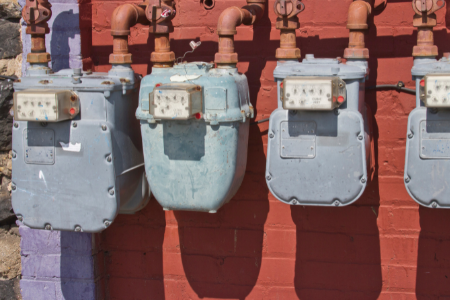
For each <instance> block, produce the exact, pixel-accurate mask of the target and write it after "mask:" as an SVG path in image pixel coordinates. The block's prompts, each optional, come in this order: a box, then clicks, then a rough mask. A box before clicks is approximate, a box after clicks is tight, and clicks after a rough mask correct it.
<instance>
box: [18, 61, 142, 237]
mask: <svg viewBox="0 0 450 300" xmlns="http://www.w3.org/2000/svg"><path fill="white" fill-rule="evenodd" d="M29 73H30V75H29V76H26V77H23V78H21V80H20V82H16V83H15V84H14V89H15V91H16V92H15V94H14V107H13V110H14V126H13V143H12V156H13V160H12V205H13V208H14V212H15V213H16V215H17V217H18V218H19V220H21V221H22V222H23V223H24V224H25V225H27V226H30V227H32V228H40V229H42V228H45V229H55V230H74V231H85V232H99V231H101V230H103V229H105V228H106V227H108V226H109V225H110V224H111V223H112V222H113V220H114V219H115V217H116V216H117V214H118V213H134V212H136V211H138V210H140V209H141V208H143V207H144V206H145V205H146V203H147V201H148V199H149V193H150V192H149V188H148V184H147V181H146V179H145V175H144V158H143V153H142V143H141V138H140V128H139V122H136V119H135V117H134V111H135V109H136V107H137V105H138V89H139V81H140V80H139V78H138V77H137V76H135V74H134V72H133V71H132V70H131V68H128V67H123V66H115V67H113V69H112V70H111V71H110V72H109V73H91V72H89V73H88V72H84V73H82V72H81V70H80V69H74V70H72V69H68V70H61V71H59V72H57V73H54V74H46V73H51V72H47V71H45V72H43V73H40V72H39V70H34V72H33V70H31V72H29Z"/></svg>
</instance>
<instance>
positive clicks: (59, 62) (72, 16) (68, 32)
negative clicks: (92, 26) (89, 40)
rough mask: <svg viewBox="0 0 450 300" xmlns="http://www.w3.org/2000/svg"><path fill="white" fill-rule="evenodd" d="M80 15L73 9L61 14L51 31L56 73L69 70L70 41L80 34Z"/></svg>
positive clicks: (55, 20) (53, 62)
mask: <svg viewBox="0 0 450 300" xmlns="http://www.w3.org/2000/svg"><path fill="white" fill-rule="evenodd" d="M78 26H79V14H78V13H73V9H69V10H67V11H62V12H59V13H58V15H57V16H56V18H55V19H54V21H53V25H52V30H51V34H52V35H51V41H50V53H51V64H52V66H51V68H52V70H53V71H54V72H58V71H60V70H63V69H69V68H70V67H71V66H70V60H71V49H70V40H69V39H74V38H75V36H76V35H78V34H80V30H79V29H78Z"/></svg>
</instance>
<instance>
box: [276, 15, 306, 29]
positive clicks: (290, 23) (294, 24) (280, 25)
mask: <svg viewBox="0 0 450 300" xmlns="http://www.w3.org/2000/svg"><path fill="white" fill-rule="evenodd" d="M275 26H276V28H277V29H294V30H295V29H299V28H300V23H299V22H298V17H292V18H289V19H283V18H277V21H276V23H275Z"/></svg>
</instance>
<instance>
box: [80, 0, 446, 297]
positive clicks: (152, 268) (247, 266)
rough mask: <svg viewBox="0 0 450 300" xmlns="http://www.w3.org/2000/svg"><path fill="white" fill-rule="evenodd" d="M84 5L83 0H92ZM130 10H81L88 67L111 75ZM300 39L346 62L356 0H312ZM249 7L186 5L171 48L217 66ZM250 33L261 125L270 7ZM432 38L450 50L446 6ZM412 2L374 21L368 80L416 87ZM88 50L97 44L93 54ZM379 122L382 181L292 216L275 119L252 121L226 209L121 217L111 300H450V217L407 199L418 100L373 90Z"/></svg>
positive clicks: (109, 258) (136, 37)
mask: <svg viewBox="0 0 450 300" xmlns="http://www.w3.org/2000/svg"><path fill="white" fill-rule="evenodd" d="M84 1H87V0H84ZM121 3H123V1H105V0H92V2H89V1H87V2H81V4H80V18H81V23H80V24H81V36H82V44H83V46H82V52H83V55H84V57H85V59H84V61H85V63H86V64H91V63H92V65H89V66H88V67H86V66H85V68H93V69H95V70H101V71H106V70H108V69H109V68H110V66H109V65H108V55H109V53H110V52H111V51H112V46H111V45H112V37H111V35H110V30H109V28H110V16H111V13H112V11H113V10H114V8H115V7H116V6H118V5H120V4H121ZM304 3H305V5H306V10H305V11H304V12H303V13H302V14H300V16H299V18H300V22H301V28H300V29H299V30H298V31H297V44H298V45H299V46H300V48H301V50H302V54H303V56H304V55H305V54H307V53H314V54H315V55H316V57H337V56H342V55H343V51H344V48H345V47H346V45H347V43H348V30H347V29H346V19H347V10H348V6H349V5H350V3H351V0H340V1H335V0H304ZM232 5H237V6H243V5H245V1H243V0H239V1H237V0H221V1H217V2H216V5H215V7H214V9H212V10H210V11H206V10H204V9H203V7H202V6H201V3H200V2H199V1H198V0H179V1H177V17H176V18H175V19H174V24H175V32H174V33H173V34H171V39H172V42H171V43H172V49H173V50H174V51H175V54H176V55H177V57H178V56H181V55H182V54H183V53H184V52H185V51H187V50H189V45H188V43H189V41H190V40H193V39H196V40H201V41H202V46H201V47H200V48H199V49H198V50H197V51H196V52H195V53H194V54H191V55H189V56H188V60H189V61H198V60H203V61H212V60H213V57H214V53H215V52H216V50H217V39H218V37H217V33H216V26H217V19H218V16H219V15H220V13H221V11H223V10H224V9H225V8H226V7H228V6H232ZM268 7H269V11H268V12H266V13H265V15H264V18H263V19H262V20H261V22H259V24H257V25H256V26H254V27H253V28H251V27H244V26H242V27H239V28H238V34H237V36H236V50H237V52H238V53H239V58H240V63H239V65H238V67H239V71H241V72H243V73H245V74H246V75H247V77H248V80H249V84H250V94H251V101H252V103H253V105H254V106H255V107H256V110H257V119H262V118H267V117H268V116H269V115H270V113H271V112H272V111H273V110H274V109H275V108H276V87H275V84H274V82H273V76H272V72H273V69H274V68H275V65H276V60H275V49H276V48H277V47H278V45H279V31H278V30H276V29H275V24H274V22H275V19H276V17H275V15H274V13H273V10H272V7H273V1H272V0H271V1H269V5H268ZM437 15H438V22H439V25H438V26H437V27H436V28H435V41H436V44H437V45H438V46H439V50H440V53H441V54H442V52H446V51H450V43H449V42H448V38H449V31H448V30H447V28H446V27H445V25H446V22H445V11H440V12H439V13H438V14H437ZM412 17H413V11H412V8H411V1H409V0H405V1H403V0H395V1H390V3H389V4H388V6H387V8H386V9H385V10H384V11H381V12H375V14H374V17H373V20H374V25H372V26H371V28H370V31H369V34H368V37H367V46H368V48H369V49H370V54H371V59H370V62H369V64H370V69H371V73H370V80H369V83H368V85H374V84H376V83H378V84H395V83H397V81H399V80H402V81H403V82H405V83H406V85H407V86H408V87H413V82H412V80H411V73H410V71H411V67H412V65H413V59H412V57H411V53H412V47H413V46H414V45H415V43H416V37H417V31H416V30H415V29H414V28H413V26H412ZM91 44H92V46H91ZM130 44H131V46H130V49H131V52H132V53H133V57H134V62H135V64H134V65H133V68H134V69H135V70H136V71H137V72H139V73H141V74H144V75H145V74H148V73H149V72H150V71H151V65H150V64H149V57H150V52H151V51H152V49H153V39H152V37H151V36H150V37H149V35H148V29H147V28H146V27H143V26H137V27H136V28H134V29H132V31H131V37H130ZM367 104H368V105H369V106H370V107H371V109H372V111H373V112H374V114H375V122H374V124H375V134H376V136H375V146H376V153H375V156H376V159H377V160H376V174H375V179H374V181H373V182H372V183H371V184H370V186H369V187H368V188H367V189H366V192H365V194H364V196H363V197H362V198H361V199H360V200H358V201H357V202H356V204H354V205H351V206H349V207H344V208H317V207H290V206H288V205H285V204H282V203H281V202H279V201H278V200H276V199H275V198H274V197H273V196H272V195H271V194H270V193H269V192H268V189H267V187H266V183H265V180H264V170H265V157H266V147H267V128H268V124H267V123H264V124H261V125H260V126H252V128H251V131H250V140H249V156H248V164H247V173H246V176H245V179H244V182H243V184H242V187H241V188H240V190H239V192H238V193H237V195H236V197H235V198H234V199H233V200H232V201H231V202H230V203H229V204H227V205H225V206H224V207H223V208H222V209H221V210H220V211H219V212H218V213H217V214H214V215H211V214H205V213H193V212H163V210H162V208H161V207H160V206H159V205H158V204H157V203H156V201H155V200H152V201H151V203H150V204H149V205H148V206H147V207H146V208H145V209H144V210H143V211H141V212H139V213H137V214H136V215H120V216H119V217H118V218H117V220H116V221H115V222H114V224H113V225H112V226H111V228H109V229H108V230H106V231H105V232H104V233H102V234H101V236H100V239H101V246H100V247H101V249H102V251H103V253H104V255H105V259H104V268H105V274H106V276H105V277H104V279H105V282H104V283H105V286H106V297H107V298H108V299H164V298H165V299H198V298H208V299H219V298H220V299H223V298H226V299H244V298H246V299H296V298H297V297H298V298H300V299H405V300H406V299H416V298H418V299H450V278H449V277H450V211H448V210H430V209H425V208H419V206H418V205H417V204H416V203H415V202H414V201H413V200H412V199H411V198H410V197H409V196H408V194H407V192H406V190H405V187H404V184H403V179H402V177H403V165H404V153H405V137H406V125H407V118H408V114H409V112H410V111H411V110H412V109H413V108H414V105H415V99H414V96H412V95H408V94H403V93H398V92H397V91H380V92H374V91H370V92H368V93H367ZM447 297H448V298H447Z"/></svg>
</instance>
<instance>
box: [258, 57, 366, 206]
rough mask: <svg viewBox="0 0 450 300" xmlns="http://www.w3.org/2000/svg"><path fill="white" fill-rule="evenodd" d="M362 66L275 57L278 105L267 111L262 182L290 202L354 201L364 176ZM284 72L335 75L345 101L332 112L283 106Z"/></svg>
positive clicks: (334, 203)
mask: <svg viewBox="0 0 450 300" xmlns="http://www.w3.org/2000/svg"><path fill="white" fill-rule="evenodd" d="M366 75H367V65H366V64H365V63H364V62H361V61H355V62H348V63H347V64H342V63H341V62H340V61H339V60H338V59H315V58H314V57H313V56H312V55H307V58H306V59H305V60H303V62H302V63H298V62H279V63H278V65H277V67H276V68H275V71H274V77H275V80H276V82H277V86H278V95H279V96H278V109H276V110H275V111H274V112H273V113H272V114H271V116H270V124H269V130H268V135H269V138H268V148H267V164H266V182H267V186H268V187H269V189H270V191H271V192H272V194H273V195H274V196H275V197H276V198H277V199H278V200H280V201H282V202H284V203H286V204H291V205H316V206H344V205H348V204H351V203H353V202H354V201H356V200H357V199H358V198H359V197H360V196H361V195H362V193H363V192H364V189H365V187H366V185H367V181H368V171H367V166H368V165H369V164H370V162H369V161H368V159H369V157H370V155H369V154H370V136H369V128H368V126H367V122H366V121H367V120H366V119H367V118H366V107H365V103H364V86H365V78H366ZM287 76H297V77H299V78H301V77H306V78H308V77H311V76H320V77H339V78H340V79H341V80H343V81H344V82H345V84H346V101H345V102H344V103H343V104H342V105H341V106H340V107H339V108H336V109H335V110H334V111H300V110H297V111H295V110H290V111H288V110H285V109H283V107H282V101H281V100H280V97H281V89H280V83H281V82H282V81H283V80H284V78H286V77H287Z"/></svg>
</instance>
